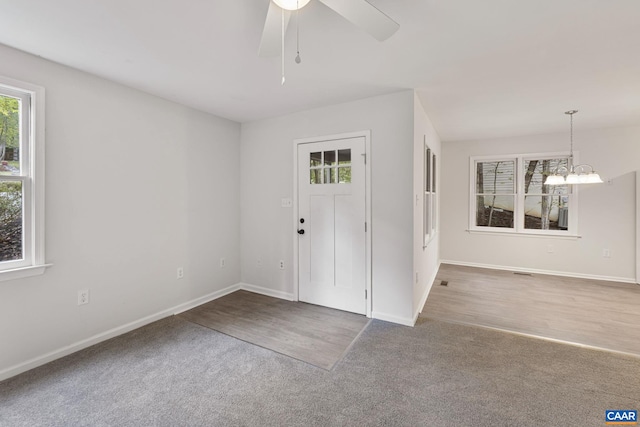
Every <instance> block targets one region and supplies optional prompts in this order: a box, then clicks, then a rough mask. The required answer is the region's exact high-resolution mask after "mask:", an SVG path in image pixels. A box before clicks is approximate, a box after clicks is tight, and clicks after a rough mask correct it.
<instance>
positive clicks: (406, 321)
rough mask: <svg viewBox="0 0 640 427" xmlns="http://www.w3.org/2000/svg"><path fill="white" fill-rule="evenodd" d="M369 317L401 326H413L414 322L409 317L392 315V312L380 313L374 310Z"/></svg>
mask: <svg viewBox="0 0 640 427" xmlns="http://www.w3.org/2000/svg"><path fill="white" fill-rule="evenodd" d="M371 317H373V318H374V319H377V320H384V321H385V322H390V323H396V324H398V325H402V326H411V327H413V326H415V322H414V321H413V319H411V318H410V317H400V316H394V315H392V314H387V313H381V312H379V311H374V312H373V313H372V315H371Z"/></svg>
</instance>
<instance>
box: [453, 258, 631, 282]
mask: <svg viewBox="0 0 640 427" xmlns="http://www.w3.org/2000/svg"><path fill="white" fill-rule="evenodd" d="M441 263H442V264H452V265H462V266H465V267H478V268H488V269H491V270H506V271H517V272H518V273H531V274H546V275H549V276H562V277H575V278H577V279H592V280H604V281H607V282H620V283H636V279H635V278H633V277H616V276H599V275H596V274H583V273H574V272H567V271H553V270H539V269H536V268H522V267H509V266H506V265H494V264H482V263H477V262H466V261H453V260H446V259H443V260H442V261H441Z"/></svg>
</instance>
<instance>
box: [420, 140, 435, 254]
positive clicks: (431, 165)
mask: <svg viewBox="0 0 640 427" xmlns="http://www.w3.org/2000/svg"><path fill="white" fill-rule="evenodd" d="M423 182H424V198H423V206H422V226H423V230H424V243H423V247H425V248H426V247H427V244H428V243H429V241H431V239H433V237H434V236H435V234H436V224H437V223H436V213H437V198H436V155H435V154H434V153H433V151H431V149H430V148H429V146H428V145H427V137H426V135H425V136H424V180H423Z"/></svg>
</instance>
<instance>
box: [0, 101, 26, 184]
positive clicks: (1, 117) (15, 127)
mask: <svg viewBox="0 0 640 427" xmlns="http://www.w3.org/2000/svg"><path fill="white" fill-rule="evenodd" d="M20 108H21V100H19V99H16V98H12V97H10V96H3V95H0V175H20Z"/></svg>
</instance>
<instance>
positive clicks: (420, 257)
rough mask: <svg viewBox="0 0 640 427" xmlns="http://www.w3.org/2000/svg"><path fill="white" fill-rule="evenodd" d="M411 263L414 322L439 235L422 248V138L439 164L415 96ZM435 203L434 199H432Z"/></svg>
mask: <svg viewBox="0 0 640 427" xmlns="http://www.w3.org/2000/svg"><path fill="white" fill-rule="evenodd" d="M413 126H414V131H413V192H414V196H413V201H414V209H413V264H414V274H415V273H418V280H417V281H416V280H415V276H414V285H413V316H414V321H415V319H417V317H418V314H420V311H421V310H422V307H423V306H424V303H425V301H426V300H427V295H429V291H430V290H431V285H433V281H434V279H435V277H436V274H437V273H438V265H439V261H440V253H439V246H440V233H439V232H438V231H437V228H436V234H435V236H434V237H433V238H432V239H431V240H430V241H429V243H428V244H427V247H426V248H425V247H423V246H424V238H423V237H424V236H423V232H424V231H423V228H424V227H423V222H424V221H423V214H424V212H423V211H424V182H423V180H424V141H425V138H426V142H427V145H428V146H429V148H430V149H431V152H432V153H434V154H435V155H436V157H437V159H438V160H437V161H438V163H439V164H441V162H442V156H441V153H442V151H441V148H440V147H441V144H440V138H439V137H438V134H437V132H436V130H435V128H434V127H433V124H432V123H431V121H430V120H429V117H428V116H427V114H426V113H425V111H424V107H423V106H422V104H421V102H420V99H419V98H418V96H416V97H415V99H414V116H413ZM440 169H441V168H436V173H437V174H438V176H437V177H436V185H437V186H438V188H437V189H436V197H439V196H440V191H439V189H440V188H442V187H441V185H440V177H439V176H440ZM436 200H437V199H436ZM436 207H437V209H438V210H440V203H438V202H436ZM439 218H440V212H437V214H436V221H439Z"/></svg>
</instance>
